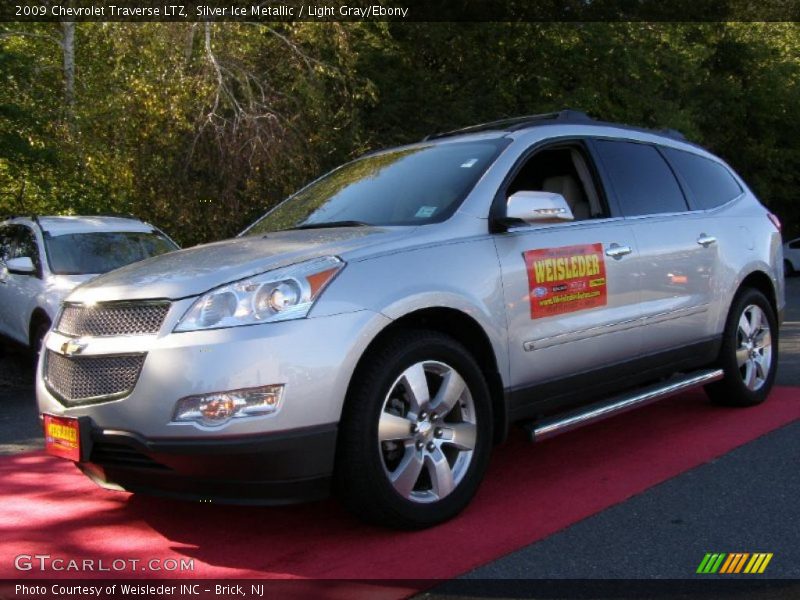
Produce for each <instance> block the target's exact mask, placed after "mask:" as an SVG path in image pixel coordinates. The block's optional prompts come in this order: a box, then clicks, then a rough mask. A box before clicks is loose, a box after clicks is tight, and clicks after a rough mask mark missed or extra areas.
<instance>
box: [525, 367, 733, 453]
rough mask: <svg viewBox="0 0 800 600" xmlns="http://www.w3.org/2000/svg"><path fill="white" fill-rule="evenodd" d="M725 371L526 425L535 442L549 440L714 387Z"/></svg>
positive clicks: (697, 373) (675, 379) (675, 381)
mask: <svg viewBox="0 0 800 600" xmlns="http://www.w3.org/2000/svg"><path fill="white" fill-rule="evenodd" d="M723 375H724V373H723V371H722V369H708V370H704V371H695V372H694V373H689V374H688V375H680V376H677V377H672V378H670V379H668V380H667V381H662V382H660V383H657V384H655V385H651V386H648V387H645V388H640V389H637V390H634V391H633V392H630V393H627V394H622V395H619V396H615V397H614V398H612V399H611V400H608V401H603V402H598V403H596V404H591V405H589V406H587V407H585V408H582V409H579V410H576V411H573V412H569V413H566V414H563V415H556V416H554V417H548V418H547V419H544V420H542V421H537V422H530V423H526V424H525V425H524V428H525V430H526V431H527V432H528V435H530V438H531V441H532V442H534V441H535V442H539V441H541V440H546V439H548V438H551V437H553V436H556V435H558V434H559V433H565V432H567V431H572V430H573V429H577V428H578V427H583V426H584V425H589V424H590V423H596V422H597V421H602V420H603V419H605V418H608V417H610V416H613V415H617V414H620V413H623V412H626V411H628V410H632V409H634V408H638V407H640V406H645V405H647V404H650V403H652V402H656V401H657V400H661V399H663V398H666V397H668V396H674V395H675V394H677V393H679V392H682V391H684V390H687V389H689V388H693V387H697V386H699V385H704V384H706V383H711V382H712V381H718V380H719V379H722V377H723Z"/></svg>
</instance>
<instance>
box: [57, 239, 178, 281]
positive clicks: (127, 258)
mask: <svg viewBox="0 0 800 600" xmlns="http://www.w3.org/2000/svg"><path fill="white" fill-rule="evenodd" d="M45 247H46V249H47V257H48V259H49V261H50V270H51V271H52V272H53V273H55V274H56V275H88V274H92V275H94V274H99V273H107V272H108V271H112V270H114V269H118V268H120V267H124V266H125V265H128V264H131V263H134V262H137V261H140V260H144V259H145V258H150V257H151V256H157V255H159V254H164V253H166V252H172V251H173V250H177V246H175V244H174V243H172V242H171V241H170V240H169V239H167V238H166V237H164V236H163V235H161V234H160V233H158V232H155V231H154V232H146V231H115V232H93V233H70V234H64V235H55V236H51V235H47V236H45Z"/></svg>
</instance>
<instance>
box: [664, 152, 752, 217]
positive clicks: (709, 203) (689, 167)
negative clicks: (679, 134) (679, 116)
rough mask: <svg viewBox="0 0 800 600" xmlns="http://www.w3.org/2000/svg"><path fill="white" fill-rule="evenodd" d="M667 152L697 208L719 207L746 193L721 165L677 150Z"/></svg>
mask: <svg viewBox="0 0 800 600" xmlns="http://www.w3.org/2000/svg"><path fill="white" fill-rule="evenodd" d="M663 150H664V152H665V154H666V155H667V158H668V159H669V161H670V162H671V163H672V165H673V166H674V167H675V168H676V169H677V171H678V173H680V175H681V177H683V179H684V181H685V182H686V185H687V186H688V187H689V190H690V191H691V192H692V198H693V200H694V204H695V205H696V208H698V209H701V210H708V209H710V208H716V207H717V206H722V205H723V204H725V203H727V202H730V201H731V200H733V199H734V198H736V197H737V196H739V195H740V194H741V193H742V188H741V186H739V183H738V182H737V181H736V180H735V179H734V178H733V175H731V174H730V172H729V171H728V169H726V168H725V167H723V166H722V165H721V164H719V163H718V162H714V161H713V160H709V159H708V158H705V157H703V156H698V155H697V154H692V153H691V152H684V151H682V150H675V149H674V148H664V149H663Z"/></svg>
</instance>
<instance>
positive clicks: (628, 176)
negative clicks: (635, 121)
mask: <svg viewBox="0 0 800 600" xmlns="http://www.w3.org/2000/svg"><path fill="white" fill-rule="evenodd" d="M595 149H596V151H597V153H598V155H599V156H600V160H601V162H602V164H603V166H604V168H605V172H606V173H607V175H608V178H609V179H610V180H611V186H612V188H613V190H614V192H615V193H616V196H617V200H618V201H619V204H620V209H621V210H622V214H623V216H626V217H635V216H640V215H653V214H659V213H676V212H684V211H686V210H688V206H687V204H686V199H685V198H684V197H683V192H682V191H681V188H680V185H678V181H677V179H675V175H674V174H673V173H672V169H670V166H669V165H668V164H667V161H665V160H664V157H663V156H661V153H660V152H659V151H658V150H657V149H656V148H655V147H654V146H650V145H648V144H637V143H634V142H623V141H611V140H597V141H595Z"/></svg>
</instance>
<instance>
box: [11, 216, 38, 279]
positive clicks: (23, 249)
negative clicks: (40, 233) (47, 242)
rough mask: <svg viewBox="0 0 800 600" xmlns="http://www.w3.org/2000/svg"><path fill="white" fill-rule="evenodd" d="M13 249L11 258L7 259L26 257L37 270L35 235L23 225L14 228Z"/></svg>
mask: <svg viewBox="0 0 800 600" xmlns="http://www.w3.org/2000/svg"><path fill="white" fill-rule="evenodd" d="M14 241H15V245H14V246H15V247H14V250H13V254H12V256H9V258H21V257H23V256H27V257H28V258H30V259H31V262H32V263H33V265H34V266H35V267H36V269H37V270H38V269H39V266H40V265H39V246H38V245H37V244H36V235H35V234H34V233H33V231H31V229H30V228H29V227H26V226H24V225H16V226H14Z"/></svg>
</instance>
